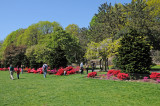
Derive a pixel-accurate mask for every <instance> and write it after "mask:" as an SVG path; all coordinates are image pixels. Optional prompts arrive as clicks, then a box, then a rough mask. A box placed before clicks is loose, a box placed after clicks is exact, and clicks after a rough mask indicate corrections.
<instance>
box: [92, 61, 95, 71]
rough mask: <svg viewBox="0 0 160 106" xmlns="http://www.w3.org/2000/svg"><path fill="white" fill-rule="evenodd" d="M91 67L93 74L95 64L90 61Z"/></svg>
mask: <svg viewBox="0 0 160 106" xmlns="http://www.w3.org/2000/svg"><path fill="white" fill-rule="evenodd" d="M91 67H92V72H94V69H95V63H94V62H93V61H92V62H91Z"/></svg>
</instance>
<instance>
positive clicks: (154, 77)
mask: <svg viewBox="0 0 160 106" xmlns="http://www.w3.org/2000/svg"><path fill="white" fill-rule="evenodd" d="M149 76H150V78H151V79H158V78H160V73H157V72H152V73H151V75H149Z"/></svg>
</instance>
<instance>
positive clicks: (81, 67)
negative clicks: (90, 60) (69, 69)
mask: <svg viewBox="0 0 160 106" xmlns="http://www.w3.org/2000/svg"><path fill="white" fill-rule="evenodd" d="M80 69H81V74H83V62H81V64H80Z"/></svg>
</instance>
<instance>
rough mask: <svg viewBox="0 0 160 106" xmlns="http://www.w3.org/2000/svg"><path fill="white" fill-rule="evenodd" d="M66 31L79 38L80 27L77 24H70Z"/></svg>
mask: <svg viewBox="0 0 160 106" xmlns="http://www.w3.org/2000/svg"><path fill="white" fill-rule="evenodd" d="M65 31H66V32H67V33H69V34H71V35H73V36H78V33H79V27H78V25H76V24H70V25H68V26H67V27H66V28H65Z"/></svg>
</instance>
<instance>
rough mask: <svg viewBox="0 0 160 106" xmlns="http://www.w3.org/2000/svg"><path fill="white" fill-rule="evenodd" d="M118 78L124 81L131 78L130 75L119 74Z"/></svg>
mask: <svg viewBox="0 0 160 106" xmlns="http://www.w3.org/2000/svg"><path fill="white" fill-rule="evenodd" d="M117 78H118V79H121V80H124V79H127V78H129V75H128V74H126V73H119V74H118V75H117Z"/></svg>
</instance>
